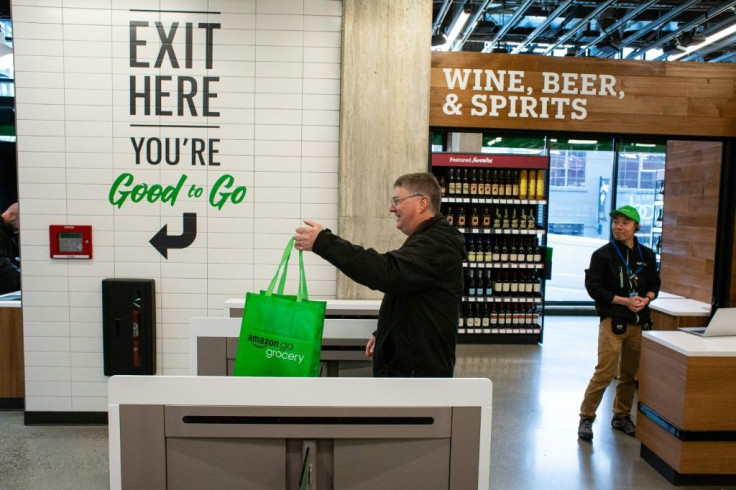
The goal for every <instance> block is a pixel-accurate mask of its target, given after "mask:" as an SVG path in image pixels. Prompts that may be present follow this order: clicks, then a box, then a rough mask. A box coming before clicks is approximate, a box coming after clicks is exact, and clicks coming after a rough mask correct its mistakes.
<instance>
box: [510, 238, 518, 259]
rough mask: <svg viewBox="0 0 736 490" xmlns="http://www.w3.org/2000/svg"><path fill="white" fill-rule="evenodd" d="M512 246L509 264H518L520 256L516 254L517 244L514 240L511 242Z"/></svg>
mask: <svg viewBox="0 0 736 490" xmlns="http://www.w3.org/2000/svg"><path fill="white" fill-rule="evenodd" d="M510 241H511V245H510V246H509V262H516V261H517V260H518V256H517V254H516V243H515V242H514V240H510Z"/></svg>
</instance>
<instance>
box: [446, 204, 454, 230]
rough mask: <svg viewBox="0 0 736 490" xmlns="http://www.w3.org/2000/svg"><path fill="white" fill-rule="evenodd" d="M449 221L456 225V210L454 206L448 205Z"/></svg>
mask: <svg viewBox="0 0 736 490" xmlns="http://www.w3.org/2000/svg"><path fill="white" fill-rule="evenodd" d="M447 221H448V222H449V223H450V225H452V226H454V225H455V211H454V210H453V209H452V206H447Z"/></svg>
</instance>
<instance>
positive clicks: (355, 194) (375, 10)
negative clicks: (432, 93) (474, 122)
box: [337, 0, 432, 299]
mask: <svg viewBox="0 0 736 490" xmlns="http://www.w3.org/2000/svg"><path fill="white" fill-rule="evenodd" d="M431 25H432V2H430V1H429V0H401V1H396V0H343V42H342V48H343V52H342V97H341V103H340V167H339V169H340V195H339V211H338V212H339V216H338V219H339V227H340V230H339V231H340V235H341V236H342V237H344V238H346V239H347V240H350V241H351V242H353V243H356V244H359V245H362V246H364V247H370V248H375V249H376V250H378V251H379V252H386V251H388V250H392V249H396V248H398V247H399V246H401V244H402V243H403V242H404V239H405V238H406V237H405V236H404V235H403V234H402V233H401V232H400V231H398V230H397V229H396V225H395V222H394V219H393V215H392V214H390V213H389V212H388V208H389V199H390V198H391V196H392V191H393V188H392V184H393V182H394V180H395V179H396V177H398V176H399V175H402V174H406V173H410V172H423V171H426V170H427V168H428V148H429V140H428V138H429V72H430V66H431V56H430V46H431ZM337 297H338V298H342V299H375V298H380V297H382V294H381V293H378V292H376V291H371V290H369V289H368V288H365V287H363V286H359V285H357V284H356V283H354V282H353V281H351V280H349V279H347V278H346V277H345V276H343V275H342V274H338V279H337Z"/></svg>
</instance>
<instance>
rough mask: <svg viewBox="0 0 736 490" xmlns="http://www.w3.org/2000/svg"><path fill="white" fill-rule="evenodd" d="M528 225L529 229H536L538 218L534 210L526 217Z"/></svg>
mask: <svg viewBox="0 0 736 490" xmlns="http://www.w3.org/2000/svg"><path fill="white" fill-rule="evenodd" d="M526 227H527V229H529V230H535V229H536V228H537V220H536V218H534V210H533V209H532V210H531V211H529V216H527V218H526Z"/></svg>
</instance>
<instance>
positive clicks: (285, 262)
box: [266, 237, 309, 301]
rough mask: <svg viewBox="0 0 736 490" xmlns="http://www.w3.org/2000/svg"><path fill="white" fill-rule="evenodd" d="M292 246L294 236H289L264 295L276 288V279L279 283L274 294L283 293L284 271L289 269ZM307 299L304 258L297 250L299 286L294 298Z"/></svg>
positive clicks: (271, 292) (284, 283)
mask: <svg viewBox="0 0 736 490" xmlns="http://www.w3.org/2000/svg"><path fill="white" fill-rule="evenodd" d="M293 248H294V237H291V239H289V242H288V243H287V244H286V248H285V249H284V253H283V254H282V255H281V262H279V267H278V268H277V269H276V274H274V276H273V279H271V283H270V284H269V285H268V289H267V290H266V296H271V295H272V294H273V291H274V289H275V288H276V281H278V283H279V286H278V289H276V294H284V286H285V285H286V273H287V272H288V270H289V258H291V250H292V249H293ZM282 268H283V272H282ZM307 299H309V294H308V293H307V277H306V274H305V273H304V258H303V252H302V251H301V250H299V288H298V289H297V295H296V300H297V301H302V300H307Z"/></svg>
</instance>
